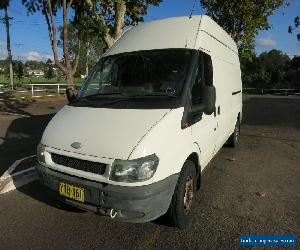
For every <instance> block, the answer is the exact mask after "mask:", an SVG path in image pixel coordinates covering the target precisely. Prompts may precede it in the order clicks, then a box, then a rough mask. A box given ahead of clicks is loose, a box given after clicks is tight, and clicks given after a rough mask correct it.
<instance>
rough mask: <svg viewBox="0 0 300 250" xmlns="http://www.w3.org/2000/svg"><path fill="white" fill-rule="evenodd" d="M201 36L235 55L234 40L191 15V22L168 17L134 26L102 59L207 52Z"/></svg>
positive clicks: (212, 23)
mask: <svg viewBox="0 0 300 250" xmlns="http://www.w3.org/2000/svg"><path fill="white" fill-rule="evenodd" d="M204 34H206V35H209V36H210V37H212V38H213V39H215V40H216V41H217V42H218V43H220V44H222V45H223V46H225V47H226V48H228V49H230V50H231V51H232V52H234V53H235V54H238V49H237V46H236V43H235V42H234V40H233V39H232V38H231V36H230V35H229V34H228V33H227V32H226V31H224V30H223V29H222V28H221V27H220V26H219V25H218V24H217V23H216V22H215V21H213V20H212V19H211V18H210V17H209V16H207V15H193V16H192V17H191V18H189V17H188V16H180V17H171V18H165V19H160V20H154V21H150V22H146V23H142V24H140V25H138V26H134V27H132V28H130V29H128V30H127V31H126V32H125V33H124V34H123V35H122V36H121V37H120V38H119V39H117V40H116V41H115V43H114V44H113V45H112V46H111V47H110V48H109V49H108V50H107V51H106V53H105V54H104V55H103V56H108V55H113V54H119V53H124V52H131V51H139V50H151V49H166V48H189V49H200V48H201V49H207V48H206V47H207V46H206V44H205V42H204V41H202V40H203V39H201V37H202V36H201V35H204Z"/></svg>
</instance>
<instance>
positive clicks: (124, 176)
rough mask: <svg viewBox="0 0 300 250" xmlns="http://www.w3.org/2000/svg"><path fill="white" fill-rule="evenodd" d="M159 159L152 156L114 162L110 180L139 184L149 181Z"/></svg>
mask: <svg viewBox="0 0 300 250" xmlns="http://www.w3.org/2000/svg"><path fill="white" fill-rule="evenodd" d="M158 162H159V159H158V157H157V156H156V155H155V154H153V155H149V156H146V157H143V158H139V159H136V160H128V161H123V160H115V161H114V162H113V164H112V169H111V172H110V179H111V180H113V181H119V182H139V181H146V180H149V179H150V178H151V177H152V176H153V175H154V173H155V171H156V169H157V165H158Z"/></svg>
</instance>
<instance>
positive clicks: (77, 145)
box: [71, 141, 81, 149]
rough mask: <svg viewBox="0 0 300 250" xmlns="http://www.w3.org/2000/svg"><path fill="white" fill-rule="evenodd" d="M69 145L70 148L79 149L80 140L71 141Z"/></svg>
mask: <svg viewBox="0 0 300 250" xmlns="http://www.w3.org/2000/svg"><path fill="white" fill-rule="evenodd" d="M71 147H72V148H75V149H79V148H81V143H80V142H77V141H76V142H73V143H72V144H71Z"/></svg>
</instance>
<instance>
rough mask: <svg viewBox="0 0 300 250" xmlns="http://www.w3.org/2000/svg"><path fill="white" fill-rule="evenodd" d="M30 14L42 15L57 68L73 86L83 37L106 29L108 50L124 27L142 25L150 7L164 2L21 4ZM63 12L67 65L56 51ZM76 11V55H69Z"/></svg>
mask: <svg viewBox="0 0 300 250" xmlns="http://www.w3.org/2000/svg"><path fill="white" fill-rule="evenodd" d="M22 2H23V4H24V5H25V6H26V7H27V9H28V11H29V12H30V13H33V12H36V11H41V12H42V14H43V15H44V17H45V20H46V23H47V27H48V32H49V38H50V41H51V47H52V51H53V56H54V62H55V64H56V66H57V67H58V68H59V69H60V70H61V71H62V72H63V74H64V75H65V76H66V81H67V84H68V85H72V83H73V76H74V74H75V72H76V68H77V66H78V62H79V55H80V50H81V43H82V41H83V38H84V36H83V34H86V32H85V30H88V32H91V30H92V31H93V34H95V33H99V32H101V29H102V27H104V28H105V35H103V40H104V42H105V44H106V45H107V47H109V46H111V45H112V43H113V42H114V41H115V40H116V39H117V38H118V37H120V35H122V33H123V28H124V26H127V25H130V24H136V23H138V22H140V21H143V15H144V14H146V13H147V7H148V5H149V4H153V5H158V4H159V2H161V0H135V1H133V0H84V1H83V0H82V1H80V0H22ZM59 9H62V10H63V11H62V12H63V15H62V19H63V20H62V38H63V39H62V48H63V57H64V62H63V63H62V62H60V60H59V56H58V47H57V42H58V41H57V40H58V39H57V31H56V24H55V20H54V17H55V16H56V13H57V11H58V10H59ZM71 9H72V10H73V13H72V16H73V20H72V23H73V24H74V25H76V27H77V31H78V32H77V37H76V39H77V41H76V53H72V52H71V53H70V48H69V44H68V42H69V41H70V40H69V31H68V27H69V22H68V13H69V12H70V10H71ZM86 19H88V20H89V25H88V26H85V25H83V20H86Z"/></svg>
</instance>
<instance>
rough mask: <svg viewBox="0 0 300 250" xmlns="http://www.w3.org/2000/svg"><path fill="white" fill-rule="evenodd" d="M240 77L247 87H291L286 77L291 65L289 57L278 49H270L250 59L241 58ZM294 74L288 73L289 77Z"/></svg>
mask: <svg viewBox="0 0 300 250" xmlns="http://www.w3.org/2000/svg"><path fill="white" fill-rule="evenodd" d="M241 64H242V73H243V74H242V77H243V83H244V85H245V86H247V87H255V88H257V89H271V88H291V87H293V84H292V82H291V81H290V80H289V79H288V74H287V72H289V68H290V67H291V66H290V64H291V60H290V58H289V57H288V56H287V55H286V54H284V53H283V52H282V51H280V50H275V49H273V50H270V51H269V52H263V53H261V54H260V55H259V56H258V57H254V58H253V60H252V61H249V60H247V59H243V60H242V61H241ZM294 76H295V74H294V72H291V73H290V76H289V77H290V78H293V77H294Z"/></svg>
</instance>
